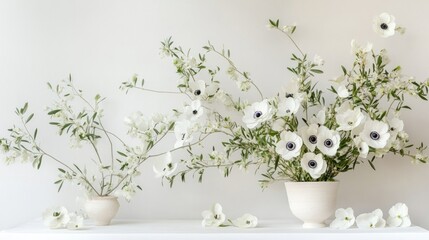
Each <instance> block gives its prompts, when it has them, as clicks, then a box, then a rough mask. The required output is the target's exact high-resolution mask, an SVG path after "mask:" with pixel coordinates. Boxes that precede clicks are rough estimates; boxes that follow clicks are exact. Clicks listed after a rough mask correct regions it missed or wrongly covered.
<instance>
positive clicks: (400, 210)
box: [387, 203, 411, 227]
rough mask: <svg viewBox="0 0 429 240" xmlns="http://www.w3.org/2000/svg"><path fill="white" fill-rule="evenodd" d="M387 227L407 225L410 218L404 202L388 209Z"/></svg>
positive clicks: (409, 224)
mask: <svg viewBox="0 0 429 240" xmlns="http://www.w3.org/2000/svg"><path fill="white" fill-rule="evenodd" d="M387 225H389V227H409V226H411V219H410V216H409V215H408V207H407V205H405V204H404V203H397V204H395V205H394V206H393V207H391V208H390V209H389V217H388V218H387Z"/></svg>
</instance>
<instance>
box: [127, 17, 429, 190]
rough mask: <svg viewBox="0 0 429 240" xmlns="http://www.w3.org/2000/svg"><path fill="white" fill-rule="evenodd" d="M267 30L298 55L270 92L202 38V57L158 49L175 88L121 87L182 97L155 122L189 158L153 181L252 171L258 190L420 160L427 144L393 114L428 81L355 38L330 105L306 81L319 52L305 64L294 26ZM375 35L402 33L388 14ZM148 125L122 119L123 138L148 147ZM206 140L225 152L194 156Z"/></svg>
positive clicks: (168, 43) (317, 67) (423, 93)
mask: <svg viewBox="0 0 429 240" xmlns="http://www.w3.org/2000/svg"><path fill="white" fill-rule="evenodd" d="M269 28H271V29H275V30H277V31H279V32H280V33H282V34H284V35H285V36H286V37H287V38H288V39H289V40H290V41H291V42H292V44H293V45H294V46H295V47H296V49H297V51H298V53H297V54H292V57H291V60H292V61H293V62H294V63H295V65H294V66H290V67H288V68H287V69H288V70H289V71H290V72H291V73H292V74H293V77H292V78H291V79H290V80H289V81H287V83H286V85H285V86H283V90H282V91H280V92H279V93H278V94H277V95H275V96H271V97H265V96H264V94H263V93H262V91H261V90H260V89H259V88H258V86H257V84H256V81H254V80H253V79H251V77H250V76H251V75H250V74H249V72H246V71H242V70H239V69H238V67H237V65H236V64H235V63H234V62H233V60H232V58H231V51H230V50H229V49H218V48H216V47H215V46H214V45H213V44H211V43H210V42H209V43H208V45H206V46H204V47H203V50H204V52H201V53H198V54H196V56H197V57H193V56H192V55H191V51H185V50H183V48H182V47H180V46H176V45H174V42H173V41H172V39H171V38H168V39H167V40H165V41H164V42H162V46H161V52H162V54H163V55H164V56H166V57H169V58H171V59H172V61H173V64H174V65H175V67H176V71H177V74H178V75H179V78H180V80H179V83H178V85H177V91H173V92H170V91H158V90H153V89H148V88H146V86H145V81H144V79H140V78H138V77H137V76H135V77H133V79H132V80H131V81H129V82H124V83H123V84H122V88H123V89H125V90H127V91H128V90H130V89H133V88H134V89H140V90H145V91H150V92H158V93H166V94H177V95H183V96H185V97H186V98H187V99H189V101H188V102H187V103H186V104H185V106H184V108H183V109H174V114H172V118H170V119H168V120H163V124H162V125H161V126H163V128H162V129H165V128H166V127H165V126H166V124H168V123H171V121H172V122H174V135H175V136H176V139H177V141H176V144H175V148H176V149H177V148H186V149H187V151H188V152H189V155H190V157H189V159H183V160H181V163H182V165H183V167H182V168H178V170H177V171H168V172H164V174H158V176H160V177H162V178H163V179H167V180H168V181H169V182H170V184H173V182H174V180H175V179H177V178H180V179H181V180H182V181H185V178H186V176H187V174H188V173H192V174H193V175H194V176H195V175H197V176H198V178H199V180H200V181H201V180H202V177H203V174H204V171H205V170H206V169H208V168H219V169H222V170H223V172H224V175H225V176H228V175H229V174H230V172H231V171H232V169H233V168H234V167H238V168H240V169H247V168H248V167H249V166H255V167H256V169H258V170H260V172H261V175H262V176H263V179H262V180H260V182H261V183H262V186H264V187H265V186H267V185H268V184H269V183H271V182H273V181H277V180H291V181H298V182H305V181H334V180H335V178H336V176H337V175H338V174H340V173H343V172H347V171H350V170H353V169H354V168H355V167H356V165H358V164H360V163H363V162H368V163H369V164H370V165H371V167H372V168H374V169H375V165H374V161H375V160H376V159H378V158H383V157H384V156H385V155H386V154H388V153H393V154H399V155H401V156H407V157H410V158H411V159H412V160H413V162H422V163H425V162H427V160H428V157H427V156H425V155H424V154H423V151H424V150H425V149H426V146H425V145H423V143H422V144H420V145H416V146H415V145H414V144H412V143H410V142H409V136H408V134H407V133H406V132H405V131H404V122H403V121H402V120H401V119H400V113H401V112H402V111H403V110H410V109H411V108H410V106H408V105H407V104H406V97H408V96H415V97H418V98H420V99H423V100H427V95H428V86H429V81H425V82H419V81H416V80H415V79H414V78H413V77H408V76H405V75H403V74H402V71H401V70H402V69H401V67H400V66H393V67H390V66H391V64H390V61H389V58H388V55H387V51H386V50H385V49H382V50H380V51H376V50H374V49H373V48H372V44H367V45H365V46H361V45H359V44H358V43H357V42H356V41H354V40H352V42H351V48H352V54H353V57H354V62H353V64H352V65H351V66H350V67H345V66H341V70H342V73H341V75H340V76H339V77H337V78H335V79H333V80H331V83H332V84H331V87H330V88H329V89H328V91H330V92H331V93H332V95H331V96H330V97H329V98H328V99H329V100H332V101H329V102H328V101H327V100H326V99H325V95H324V93H323V92H322V91H321V90H319V89H317V88H316V83H314V82H313V79H314V77H315V75H318V74H322V73H323V71H322V70H321V67H322V66H323V64H324V60H323V59H322V58H321V57H320V56H317V55H316V56H314V58H312V59H310V58H309V56H308V55H307V54H305V53H304V52H303V51H302V50H301V48H300V47H299V46H298V44H297V43H296V42H295V41H294V39H293V34H294V32H295V31H296V26H281V24H280V22H279V20H276V21H274V20H270V21H269ZM374 30H375V31H376V32H377V33H379V34H380V35H381V36H382V37H390V36H393V35H394V34H395V32H400V33H403V32H404V31H405V29H404V28H402V27H399V26H397V25H396V23H395V19H394V17H393V16H391V15H389V14H387V13H383V14H381V15H380V16H379V17H377V18H376V19H375V20H374ZM209 55H210V56H212V55H215V56H217V57H220V58H221V59H223V60H225V63H226V66H225V69H226V71H221V67H220V66H211V65H210V64H209V62H208V57H209ZM222 68H223V66H222ZM222 72H226V73H227V75H228V76H229V78H230V79H231V80H232V81H234V82H235V83H236V84H237V86H238V88H239V90H240V91H241V92H244V93H245V92H249V91H250V90H252V89H253V90H255V91H256V92H257V94H258V95H259V96H260V101H257V102H248V101H247V100H245V97H240V98H238V97H235V96H234V95H233V94H232V93H229V92H227V91H226V90H225V89H223V88H222V87H221V85H222V81H221V80H220V79H222V78H223V76H222V75H221V73H222ZM154 123H155V121H150V120H149V121H148V120H147V119H145V118H144V116H143V115H141V114H140V115H137V116H134V117H133V119H132V121H128V124H129V126H130V130H129V133H130V134H131V135H133V136H135V137H138V138H140V139H142V142H143V143H144V144H145V145H150V144H151V143H152V142H154V141H156V139H157V138H156V137H155V138H154V137H153V136H154V135H157V134H158V132H160V130H156V128H154V126H156V124H159V123H160V122H156V124H154ZM165 134H167V133H165ZM213 134H220V135H222V136H221V137H218V138H217V139H221V145H222V146H221V147H220V148H219V147H213V148H212V151H211V152H209V153H207V154H202V153H199V152H196V151H195V149H194V148H193V146H195V145H200V146H201V147H204V145H202V144H201V142H202V141H203V140H204V139H206V138H207V137H209V136H210V135H213ZM162 137H164V135H162V136H161V138H162ZM154 139H155V140H154ZM411 148H414V149H415V150H414V151H412V150H411ZM220 149H223V150H220ZM167 159H168V161H166V162H165V164H167V165H169V164H170V166H173V165H172V161H171V160H170V159H171V155H168V156H167ZM176 167H177V165H174V167H173V168H170V169H174V170H176Z"/></svg>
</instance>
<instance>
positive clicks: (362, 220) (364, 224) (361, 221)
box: [356, 209, 386, 229]
mask: <svg viewBox="0 0 429 240" xmlns="http://www.w3.org/2000/svg"><path fill="white" fill-rule="evenodd" d="M356 224H357V226H358V228H364V229H368V228H384V227H385V226H386V220H384V219H383V212H382V211H381V210H380V209H376V210H374V211H373V212H371V213H363V214H361V215H359V216H358V217H357V218H356Z"/></svg>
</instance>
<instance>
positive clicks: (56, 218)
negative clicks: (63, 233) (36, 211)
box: [43, 207, 70, 229]
mask: <svg viewBox="0 0 429 240" xmlns="http://www.w3.org/2000/svg"><path fill="white" fill-rule="evenodd" d="M69 221H70V216H69V215H68V211H67V209H66V208H65V207H55V208H50V209H46V211H45V212H44V213H43V223H44V224H45V226H47V227H49V228H51V229H57V228H63V227H65V226H66V224H67V223H68V222H69Z"/></svg>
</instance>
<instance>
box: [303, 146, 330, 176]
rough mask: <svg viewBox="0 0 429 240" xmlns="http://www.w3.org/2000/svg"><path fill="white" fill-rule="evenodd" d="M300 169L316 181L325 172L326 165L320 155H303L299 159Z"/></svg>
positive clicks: (310, 153) (309, 153)
mask: <svg viewBox="0 0 429 240" xmlns="http://www.w3.org/2000/svg"><path fill="white" fill-rule="evenodd" d="M301 167H302V168H303V169H304V170H305V171H306V172H308V173H309V174H310V176H311V177H312V178H314V179H318V178H319V177H320V176H322V174H324V173H325V172H326V168H327V164H326V161H325V160H324V159H323V157H322V154H320V153H319V154H317V155H316V154H314V153H312V152H308V153H305V154H304V156H303V157H302V159H301Z"/></svg>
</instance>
